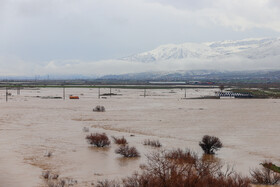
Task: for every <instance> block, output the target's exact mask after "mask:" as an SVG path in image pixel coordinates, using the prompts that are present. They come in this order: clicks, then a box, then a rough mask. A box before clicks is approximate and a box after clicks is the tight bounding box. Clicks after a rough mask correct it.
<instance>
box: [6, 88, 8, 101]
mask: <svg viewBox="0 0 280 187" xmlns="http://www.w3.org/2000/svg"><path fill="white" fill-rule="evenodd" d="M6 102H8V88H7V87H6Z"/></svg>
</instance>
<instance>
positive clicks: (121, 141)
mask: <svg viewBox="0 0 280 187" xmlns="http://www.w3.org/2000/svg"><path fill="white" fill-rule="evenodd" d="M112 138H113V140H114V142H115V144H118V145H125V144H127V141H126V139H125V138H124V137H122V138H117V137H115V136H112Z"/></svg>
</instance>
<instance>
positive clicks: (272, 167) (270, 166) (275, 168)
mask: <svg viewBox="0 0 280 187" xmlns="http://www.w3.org/2000/svg"><path fill="white" fill-rule="evenodd" d="M262 165H263V167H265V168H268V169H270V170H272V171H274V172H276V173H280V167H279V166H276V165H275V164H273V163H271V162H269V163H262Z"/></svg>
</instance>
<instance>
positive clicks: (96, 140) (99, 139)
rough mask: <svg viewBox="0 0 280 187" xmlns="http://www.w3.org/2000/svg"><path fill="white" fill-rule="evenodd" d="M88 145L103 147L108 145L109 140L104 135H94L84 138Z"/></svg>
mask: <svg viewBox="0 0 280 187" xmlns="http://www.w3.org/2000/svg"><path fill="white" fill-rule="evenodd" d="M86 139H87V141H88V143H89V144H91V145H95V146H96V147H105V146H109V145H110V143H111V142H110V140H109V138H108V136H107V135H106V134H105V133H102V134H100V133H94V134H90V135H88V136H86Z"/></svg>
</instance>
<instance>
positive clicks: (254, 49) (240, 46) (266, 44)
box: [121, 38, 280, 63]
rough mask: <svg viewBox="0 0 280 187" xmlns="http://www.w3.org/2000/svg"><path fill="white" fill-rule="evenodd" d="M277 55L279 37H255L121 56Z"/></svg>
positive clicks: (161, 58) (130, 58) (135, 59)
mask: <svg viewBox="0 0 280 187" xmlns="http://www.w3.org/2000/svg"><path fill="white" fill-rule="evenodd" d="M275 56H279V59H280V38H257V39H244V40H237V41H232V40H228V41H220V42H207V43H184V44H168V45H162V46H159V47H158V48H156V49H154V50H151V51H148V52H144V53H139V54H136V55H132V56H128V57H125V58H122V59H121V60H125V61H132V62H144V63H150V62H159V61H173V60H186V61H187V60H193V59H199V60H203V59H207V60H216V59H219V60H220V59H227V58H235V57H238V58H241V59H263V58H268V57H275Z"/></svg>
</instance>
